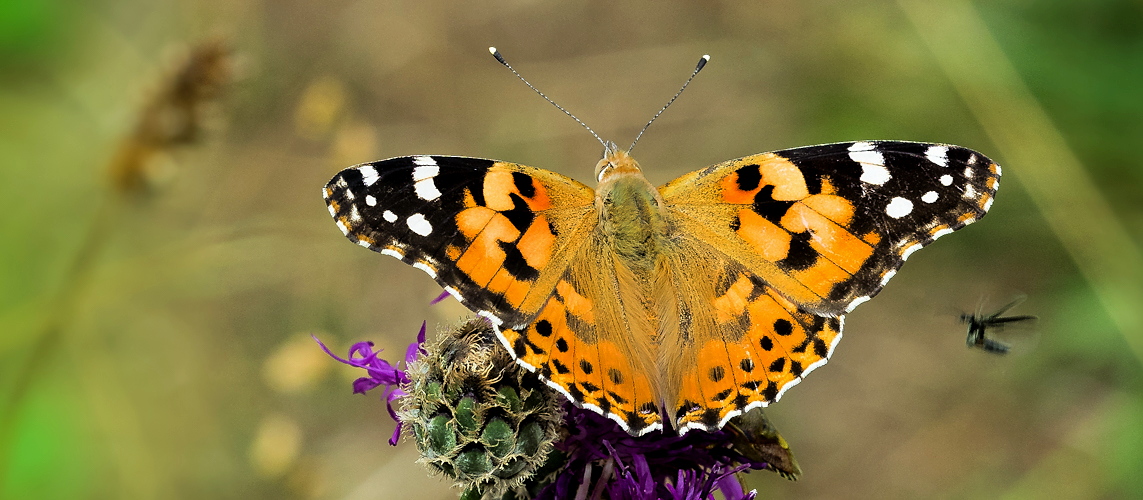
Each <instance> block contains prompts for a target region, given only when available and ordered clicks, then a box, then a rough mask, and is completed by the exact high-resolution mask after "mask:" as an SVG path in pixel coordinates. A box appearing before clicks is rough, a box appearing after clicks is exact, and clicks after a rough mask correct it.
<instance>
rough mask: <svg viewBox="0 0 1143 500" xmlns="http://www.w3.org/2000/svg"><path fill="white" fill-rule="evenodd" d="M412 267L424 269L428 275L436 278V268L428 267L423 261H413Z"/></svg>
mask: <svg viewBox="0 0 1143 500" xmlns="http://www.w3.org/2000/svg"><path fill="white" fill-rule="evenodd" d="M413 267H415V268H417V269H420V270H422V271H424V272H425V274H427V275H429V276H430V277H431V278H433V279H436V277H437V270H436V269H433V268H431V267H429V266H428V265H427V264H425V263H424V262H414V263H413Z"/></svg>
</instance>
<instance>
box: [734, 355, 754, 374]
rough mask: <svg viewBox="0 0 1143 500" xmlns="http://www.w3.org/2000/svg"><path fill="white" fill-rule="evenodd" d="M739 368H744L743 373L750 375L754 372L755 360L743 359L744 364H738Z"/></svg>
mask: <svg viewBox="0 0 1143 500" xmlns="http://www.w3.org/2000/svg"><path fill="white" fill-rule="evenodd" d="M738 367H739V368H742V371H744V372H746V373H750V372H752V371H754V360H752V359H750V358H746V359H743V360H742V362H740V363H738Z"/></svg>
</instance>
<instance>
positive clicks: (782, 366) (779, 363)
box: [769, 358, 786, 373]
mask: <svg viewBox="0 0 1143 500" xmlns="http://www.w3.org/2000/svg"><path fill="white" fill-rule="evenodd" d="M769 370H770V372H771V373H781V372H783V371H785V370H786V358H778V359H775V360H774V362H772V363H770V368H769Z"/></svg>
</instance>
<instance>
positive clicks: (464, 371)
mask: <svg viewBox="0 0 1143 500" xmlns="http://www.w3.org/2000/svg"><path fill="white" fill-rule="evenodd" d="M408 375H409V379H410V380H411V382H410V384H409V387H408V388H407V392H408V394H409V395H408V396H407V397H405V398H402V401H403V405H404V406H403V408H402V411H401V415H400V417H401V421H402V422H403V423H405V424H406V425H409V426H410V427H412V436H413V440H414V441H416V444H417V448H418V449H419V450H420V451H421V459H420V462H421V463H424V464H426V465H427V466H428V467H429V468H430V469H432V470H434V471H436V472H440V473H443V474H445V475H447V476H449V477H451V478H453V479H454V480H455V482H456V484H457V486H460V487H463V488H465V489H466V490H469V491H466V493H465V495H466V497H471V495H476V496H475V497H472V498H478V497H479V496H480V494H481V493H483V495H484V496H485V498H499V497H500V496H502V495H503V494H504V493H506V492H508V491H509V490H510V489H513V488H515V487H518V486H520V485H522V484H523V483H524V481H525V480H527V479H528V478H529V477H531V476H532V475H533V474H535V473H536V470H537V469H538V468H539V467H540V466H541V465H542V464H544V461H545V459H547V457H548V454H549V453H550V452H551V450H552V443H553V441H555V439H556V438H557V437H558V433H559V427H560V422H561V418H562V410H561V402H562V400H561V399H560V397H559V395H558V394H556V393H555V391H553V390H551V389H550V388H548V387H547V386H545V385H544V384H543V383H541V382H540V381H539V380H538V379H537V378H536V377H535V376H534V375H531V374H529V373H528V372H527V371H526V370H524V369H522V368H521V367H520V366H519V365H517V364H516V362H515V361H514V360H513V359H512V357H511V356H509V354H508V353H507V351H506V350H505V349H504V348H503V346H501V345H500V342H499V340H498V339H497V338H496V336H495V333H494V332H493V331H492V327H491V326H490V325H489V324H488V323H487V322H486V321H485V320H484V319H474V320H470V321H468V322H466V323H464V324H463V325H461V326H460V327H459V328H456V329H454V330H452V331H449V332H447V333H444V334H442V335H440V336H439V338H438V339H437V340H435V341H433V342H431V343H430V344H428V345H427V346H426V353H425V354H424V355H423V356H421V357H420V358H418V359H417V360H416V361H415V362H414V363H412V364H411V365H410V366H409V369H408Z"/></svg>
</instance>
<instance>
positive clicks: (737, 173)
mask: <svg viewBox="0 0 1143 500" xmlns="http://www.w3.org/2000/svg"><path fill="white" fill-rule="evenodd" d="M999 181H1000V167H999V166H998V165H996V164H995V163H993V162H992V161H991V160H990V159H988V158H987V157H985V156H984V155H982V154H980V153H977V152H975V151H972V150H969V149H966V148H962V147H958V146H950V145H943V144H927V143H914V142H900V141H861V142H846V143H837V144H825V145H820V146H809V147H803V148H795V149H788V150H783V151H776V152H773V153H764V154H760V155H754V156H749V157H746V158H740V159H738V160H731V161H728V162H725V163H720V164H718V165H714V166H711V167H708V168H706V169H703V170H699V171H697V172H693V173H691V174H687V175H684V176H682V177H680V178H679V179H676V180H674V181H672V182H670V183H668V184H667V185H665V186H663V187H662V188H660V191H661V193H662V194H663V197H664V199H665V200H666V201H667V203H668V204H670V206H671V209H672V210H673V211H674V212H675V213H677V214H679V215H680V217H682V218H685V219H691V220H693V221H694V222H695V224H694V225H696V226H706V227H708V228H709V231H708V233H709V234H712V235H715V236H717V237H716V238H715V239H714V240H713V241H712V243H714V244H715V245H716V246H719V247H720V248H722V249H724V251H725V252H726V253H727V254H729V255H731V256H733V257H735V258H739V259H740V260H741V261H742V262H743V264H746V265H747V266H748V267H749V268H750V269H751V270H752V271H754V272H756V273H758V274H759V275H760V276H762V277H763V278H764V279H765V280H766V281H767V282H769V283H771V284H772V285H774V286H775V287H776V288H777V289H778V290H779V292H780V293H782V294H783V295H785V296H787V298H789V299H790V300H792V301H794V302H795V303H797V304H799V305H801V306H803V307H805V308H806V309H807V310H810V311H813V312H816V313H819V314H826V315H839V314H844V313H846V312H848V311H850V310H852V309H853V308H854V307H856V306H857V305H858V304H860V303H862V302H864V301H866V300H868V299H869V298H871V297H872V296H873V295H875V294H876V293H877V292H878V291H880V290H881V288H882V287H883V286H884V285H885V283H886V282H888V280H889V279H890V278H891V277H892V276H893V275H894V274H895V273H896V271H897V269H898V268H899V267H900V266H901V264H902V263H904V261H905V259H907V258H908V257H909V255H911V254H912V253H913V252H914V251H916V250H918V249H920V248H921V247H922V246H924V245H927V244H929V243H931V242H932V241H933V240H935V239H937V238H939V237H941V236H943V235H945V234H948V233H950V232H952V231H955V230H957V229H960V228H961V227H964V226H965V225H967V224H970V223H972V222H973V221H975V220H977V219H979V218H980V217H982V216H983V215H984V213H985V212H987V211H988V208H989V207H990V206H991V204H992V199H993V195H994V194H995V192H996V189H997V188H998V187H999Z"/></svg>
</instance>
